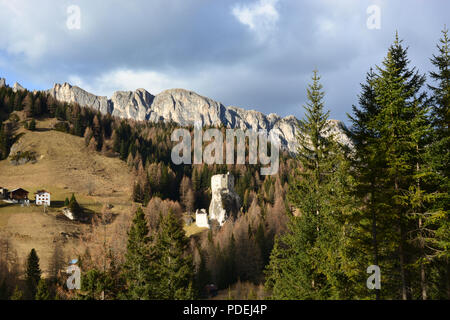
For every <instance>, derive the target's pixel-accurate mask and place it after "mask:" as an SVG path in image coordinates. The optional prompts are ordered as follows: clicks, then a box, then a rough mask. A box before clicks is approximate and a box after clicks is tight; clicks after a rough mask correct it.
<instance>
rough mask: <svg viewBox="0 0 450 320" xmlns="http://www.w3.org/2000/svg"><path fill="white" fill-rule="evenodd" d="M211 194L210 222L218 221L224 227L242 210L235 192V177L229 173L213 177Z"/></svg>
mask: <svg viewBox="0 0 450 320" xmlns="http://www.w3.org/2000/svg"><path fill="white" fill-rule="evenodd" d="M211 193H212V199H211V204H210V205H209V220H216V221H217V222H218V223H219V225H220V226H222V225H223V224H224V223H225V221H226V220H227V219H228V218H229V217H230V216H236V215H237V213H238V212H239V209H240V198H239V196H238V195H237V193H236V192H235V191H234V177H233V175H231V174H229V173H228V174H220V175H215V176H213V177H212V178H211Z"/></svg>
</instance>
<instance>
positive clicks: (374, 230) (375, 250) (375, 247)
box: [370, 187, 380, 300]
mask: <svg viewBox="0 0 450 320" xmlns="http://www.w3.org/2000/svg"><path fill="white" fill-rule="evenodd" d="M372 189H373V187H372ZM373 197H374V195H373V194H372V195H371V197H370V201H371V202H372V203H371V205H370V207H371V210H372V245H373V261H374V264H375V265H376V266H379V264H378V241H377V215H376V212H375V209H374V208H373V206H372V204H373V203H374V199H373ZM375 299H376V300H380V290H375Z"/></svg>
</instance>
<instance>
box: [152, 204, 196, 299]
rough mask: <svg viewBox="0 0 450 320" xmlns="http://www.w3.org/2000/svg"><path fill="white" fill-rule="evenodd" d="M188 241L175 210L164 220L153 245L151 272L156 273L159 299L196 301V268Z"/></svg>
mask: <svg viewBox="0 0 450 320" xmlns="http://www.w3.org/2000/svg"><path fill="white" fill-rule="evenodd" d="M187 249H188V239H187V237H186V235H185V231H184V230H183V226H182V224H181V221H180V219H179V218H178V217H176V216H175V214H174V213H173V212H172V210H169V212H168V213H167V214H166V215H164V216H161V222H160V225H159V228H158V232H157V235H156V238H155V241H154V244H153V248H152V255H151V268H152V269H153V270H155V273H156V275H155V287H156V288H155V298H156V299H162V300H167V299H169V300H173V299H177V300H178V299H181V300H186V299H193V298H194V291H193V281H194V265H193V262H192V257H191V255H190V254H188V252H187Z"/></svg>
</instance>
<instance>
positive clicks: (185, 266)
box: [0, 30, 450, 299]
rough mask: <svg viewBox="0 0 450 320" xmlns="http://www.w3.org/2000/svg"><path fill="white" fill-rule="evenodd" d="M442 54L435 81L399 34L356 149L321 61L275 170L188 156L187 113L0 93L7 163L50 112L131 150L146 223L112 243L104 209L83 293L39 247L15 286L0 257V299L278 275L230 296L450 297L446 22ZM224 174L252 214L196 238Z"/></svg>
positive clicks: (170, 295)
mask: <svg viewBox="0 0 450 320" xmlns="http://www.w3.org/2000/svg"><path fill="white" fill-rule="evenodd" d="M431 50H432V49H431V48H430V52H432V51H431ZM431 61H432V63H433V66H434V70H431V71H430V74H429V77H428V79H427V75H426V74H421V73H420V72H419V71H418V70H417V69H416V68H415V67H414V66H413V64H412V62H410V61H409V59H408V53H407V48H406V47H405V46H404V44H403V43H402V41H401V40H400V39H399V37H398V36H396V38H395V40H394V43H393V44H392V45H391V46H390V48H389V49H388V52H387V55H386V57H385V59H384V60H383V61H382V62H381V64H379V65H377V66H375V67H374V68H372V69H370V70H369V71H368V73H367V81H366V83H364V84H362V85H361V93H360V95H359V102H358V105H356V106H354V108H353V113H352V114H351V115H349V121H350V122H351V124H352V126H351V128H350V129H348V132H347V134H348V136H349V137H350V138H351V139H352V141H353V146H352V147H351V148H349V146H345V145H341V144H340V143H339V142H338V141H337V139H335V137H334V136H333V135H332V134H330V133H329V132H327V130H328V129H327V126H326V124H327V120H328V115H329V111H328V107H327V106H326V105H325V104H324V97H325V94H326V92H325V91H324V90H323V88H322V85H321V79H320V76H319V73H318V71H315V72H314V74H313V77H312V82H311V84H310V86H309V87H308V88H307V98H308V102H307V104H306V105H305V106H304V109H305V117H304V119H303V120H301V121H300V123H299V124H298V126H299V127H298V128H299V131H300V132H301V134H300V135H299V137H298V143H299V149H298V152H297V155H296V156H295V157H292V156H291V155H289V154H286V153H284V154H282V155H281V157H280V169H279V172H278V173H277V174H276V175H273V176H260V175H259V169H260V167H259V166H258V165H212V166H208V165H194V166H190V165H179V166H177V165H174V164H173V163H172V161H171V149H172V146H173V143H172V142H171V140H170V136H171V133H172V132H173V130H174V129H175V128H177V126H176V125H175V124H172V123H158V124H155V123H149V122H137V121H133V120H122V119H118V118H115V117H112V116H110V115H102V114H101V113H99V112H96V111H94V110H91V109H89V108H85V107H80V106H79V105H76V104H67V103H62V102H58V101H56V100H55V99H53V98H52V97H51V96H48V95H46V94H44V93H42V92H35V93H32V92H28V91H17V92H14V91H13V90H12V89H10V88H0V160H3V159H7V158H8V156H10V149H11V147H12V145H13V144H14V143H15V142H16V141H17V139H20V136H19V135H17V130H18V129H19V128H22V127H23V128H25V129H26V130H29V131H33V130H36V121H40V120H42V119H48V118H51V119H56V120H57V121H56V122H55V125H54V128H53V129H54V130H57V131H61V132H64V133H67V134H71V135H76V136H79V137H83V138H84V141H85V145H86V146H87V147H88V148H89V149H90V150H91V151H92V152H98V153H101V154H103V155H105V156H108V157H119V158H120V159H121V160H123V161H125V162H126V163H127V165H128V168H129V170H130V172H132V173H133V175H134V177H135V179H134V180H135V181H134V183H133V186H132V190H133V192H132V194H130V203H131V202H132V203H133V212H132V220H131V219H128V220H127V221H124V222H123V226H124V228H125V232H119V233H117V234H116V236H115V237H114V239H113V240H114V241H116V242H117V241H119V242H120V243H122V248H121V249H117V248H118V246H117V245H113V244H112V243H109V242H108V241H105V240H104V239H106V237H104V236H103V233H105V232H107V231H106V229H105V227H104V225H105V224H106V222H105V220H104V219H107V218H106V214H104V213H105V212H102V213H103V214H98V215H97V217H96V219H94V222H93V227H92V233H91V234H90V235H88V236H87V237H86V241H88V242H89V243H90V246H89V247H90V249H89V250H86V252H85V253H84V254H83V255H81V256H80V257H79V260H80V265H81V267H82V270H83V273H82V289H81V290H80V291H78V292H76V291H75V292H74V291H70V290H67V288H65V279H66V278H65V277H64V276H60V277H55V278H53V279H41V275H40V270H39V263H38V259H39V258H38V255H39V252H31V253H30V256H29V259H28V264H27V266H26V269H27V276H26V279H27V282H26V285H23V284H21V282H20V281H16V282H14V281H10V278H8V277H11V276H10V275H11V274H13V270H9V268H8V264H7V263H5V262H4V261H5V259H4V258H3V257H1V256H0V272H1V273H0V299H10V298H11V299H12V298H20V297H21V295H22V296H23V297H28V298H29V299H33V298H40V299H53V298H55V297H57V298H61V299H193V298H204V297H207V295H206V292H205V290H204V288H205V286H206V285H207V284H211V283H214V284H216V285H217V287H218V288H219V289H220V290H226V289H228V288H230V287H231V286H233V285H234V284H236V283H238V282H247V283H250V284H253V285H254V287H252V288H257V286H258V285H259V286H260V288H262V286H263V285H264V290H260V291H263V293H258V294H257V293H256V292H253V291H252V292H251V294H248V296H246V297H236V296H233V293H232V292H231V291H230V294H229V297H230V298H262V297H271V298H273V299H450V264H449V258H450V247H449V246H450V217H449V212H448V210H449V208H448V207H449V202H450V201H449V196H448V186H449V182H448V174H449V143H450V140H449V132H448V129H449V128H448V125H449V123H450V116H449V106H450V69H449V68H450V53H449V38H448V33H447V31H446V30H445V31H444V32H443V35H442V39H441V41H440V42H439V44H438V51H437V52H436V53H435V55H433V56H432V58H431ZM220 129H221V130H222V131H223V130H225V128H220ZM226 172H230V173H231V174H233V175H234V177H235V178H236V186H235V189H236V191H237V193H238V194H239V196H240V198H241V200H242V203H241V205H242V208H241V210H240V213H239V214H238V215H237V216H236V217H233V218H232V219H231V220H230V221H227V222H226V223H225V224H224V226H223V227H221V228H219V227H218V226H213V228H211V230H208V231H203V232H200V233H196V234H194V235H192V236H190V237H189V238H188V237H187V236H186V233H185V230H184V229H183V227H184V223H185V219H184V218H185V217H186V216H187V215H188V214H192V213H193V212H195V210H196V209H201V208H208V206H209V203H210V200H211V186H210V183H211V177H212V176H213V175H214V174H217V173H226ZM112 248H115V249H114V250H113V249H112ZM371 265H376V266H379V267H380V270H381V289H380V290H369V289H368V288H367V286H366V279H367V278H368V276H369V275H368V274H367V272H366V270H367V268H368V267H369V266H371ZM14 274H16V273H14ZM7 279H9V280H8V281H6V280H7ZM255 290H256V289H255Z"/></svg>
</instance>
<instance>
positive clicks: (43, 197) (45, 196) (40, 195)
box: [34, 190, 50, 206]
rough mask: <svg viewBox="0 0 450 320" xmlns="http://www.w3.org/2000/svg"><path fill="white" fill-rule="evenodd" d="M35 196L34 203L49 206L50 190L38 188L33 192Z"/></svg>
mask: <svg viewBox="0 0 450 320" xmlns="http://www.w3.org/2000/svg"><path fill="white" fill-rule="evenodd" d="M34 195H35V196H36V205H37V206H42V205H47V206H50V192H47V191H45V190H40V191H38V192H36V193H35V194H34Z"/></svg>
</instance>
